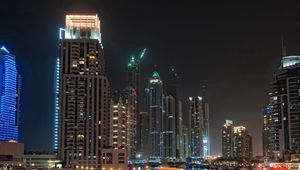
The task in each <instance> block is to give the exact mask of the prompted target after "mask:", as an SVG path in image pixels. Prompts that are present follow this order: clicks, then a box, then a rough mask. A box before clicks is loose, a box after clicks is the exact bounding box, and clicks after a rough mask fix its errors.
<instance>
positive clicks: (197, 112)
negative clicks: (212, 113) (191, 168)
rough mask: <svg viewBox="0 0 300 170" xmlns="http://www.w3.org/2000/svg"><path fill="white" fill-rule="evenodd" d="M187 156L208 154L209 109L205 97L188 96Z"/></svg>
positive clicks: (197, 157)
mask: <svg viewBox="0 0 300 170" xmlns="http://www.w3.org/2000/svg"><path fill="white" fill-rule="evenodd" d="M188 123H189V128H188V129H189V130H188V131H189V157H191V158H193V159H200V158H207V156H208V155H209V124H208V123H209V110H208V102H207V98H206V97H202V96H197V97H189V119H188Z"/></svg>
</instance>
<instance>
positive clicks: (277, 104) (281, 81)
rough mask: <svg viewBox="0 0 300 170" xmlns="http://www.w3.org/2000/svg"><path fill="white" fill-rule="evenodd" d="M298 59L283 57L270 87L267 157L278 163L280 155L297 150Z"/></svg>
mask: <svg viewBox="0 0 300 170" xmlns="http://www.w3.org/2000/svg"><path fill="white" fill-rule="evenodd" d="M299 82H300V56H283V58H282V60H281V65H280V67H279V69H278V70H277V71H276V72H275V73H274V74H273V79H272V82H271V83H270V86H271V91H270V93H269V104H270V111H271V114H268V115H266V116H268V117H270V119H271V120H270V121H268V122H266V125H265V127H266V128H268V129H269V133H268V134H267V135H268V137H264V138H265V139H267V140H268V141H266V142H267V143H268V146H267V147H268V148H265V150H269V151H270V157H273V158H275V159H279V158H280V157H282V156H283V154H284V153H295V152H299V150H300V131H299V127H300V119H299V117H300V107H299V102H300V97H299V96H300V91H299V89H300V83H299Z"/></svg>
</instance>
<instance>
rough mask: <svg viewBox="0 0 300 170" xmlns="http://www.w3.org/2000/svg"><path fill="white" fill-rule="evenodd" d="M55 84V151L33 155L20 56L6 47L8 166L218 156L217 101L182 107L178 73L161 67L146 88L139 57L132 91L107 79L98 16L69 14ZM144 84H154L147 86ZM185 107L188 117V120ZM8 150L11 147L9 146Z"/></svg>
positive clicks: (1, 63) (0, 134)
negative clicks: (212, 125) (24, 129)
mask: <svg viewBox="0 0 300 170" xmlns="http://www.w3.org/2000/svg"><path fill="white" fill-rule="evenodd" d="M59 31H60V34H59V38H60V41H59V56H58V58H57V59H56V67H55V70H54V71H55V81H54V87H55V90H54V115H53V120H54V125H53V154H39V153H32V154H31V153H27V154H25V155H24V145H23V144H22V143H18V140H19V130H18V129H19V113H20V107H19V105H20V89H21V88H20V87H21V85H20V80H21V79H20V76H19V73H18V70H17V66H16V62H15V57H14V56H13V55H12V54H11V53H10V52H9V51H8V50H7V49H6V48H5V47H2V48H1V49H0V79H1V84H0V86H1V88H0V90H1V96H0V164H5V165H6V166H8V167H9V166H14V167H16V166H19V167H23V168H28V169H39V168H40V169H46V168H65V169H126V168H127V165H128V162H130V163H135V162H141V161H144V162H154V163H163V162H172V161H173V162H175V161H186V160H191V161H192V162H201V161H203V160H205V159H207V158H208V157H209V155H210V145H209V144H210V137H209V104H208V98H207V96H206V89H205V86H203V87H202V92H200V91H201V89H199V92H200V93H201V96H193V97H189V98H188V99H186V100H185V101H186V102H182V100H181V99H180V97H179V94H178V79H179V77H178V75H177V73H176V71H175V68H171V69H170V70H169V73H168V75H167V76H166V77H165V79H163V78H162V77H161V75H160V74H159V72H158V70H157V69H154V71H153V72H152V74H151V76H150V77H149V79H148V80H147V82H142V83H141V76H145V75H146V73H144V72H142V70H141V61H142V59H143V57H144V55H145V53H146V49H144V50H143V51H142V52H141V54H140V55H139V57H135V56H132V57H131V58H130V59H129V62H128V64H127V70H126V73H127V74H126V82H124V84H125V87H124V89H122V90H120V91H118V90H112V88H111V87H110V83H109V79H108V78H107V76H106V73H105V70H106V67H105V57H104V49H103V45H102V42H101V36H102V34H101V28H100V20H99V18H98V16H97V15H66V20H65V27H64V28H60V30H59ZM143 84H146V85H145V87H144V86H143ZM183 103H188V106H187V107H188V112H187V113H185V114H187V115H188V116H187V117H188V120H186V122H187V123H185V121H183V116H182V115H183V109H182V108H183ZM3 148H8V150H7V149H3Z"/></svg>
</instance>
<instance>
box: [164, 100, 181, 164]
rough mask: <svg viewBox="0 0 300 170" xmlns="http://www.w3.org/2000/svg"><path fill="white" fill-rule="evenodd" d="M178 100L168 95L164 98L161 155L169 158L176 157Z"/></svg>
mask: <svg viewBox="0 0 300 170" xmlns="http://www.w3.org/2000/svg"><path fill="white" fill-rule="evenodd" d="M175 114H176V100H175V98H174V97H173V96H171V95H168V96H165V98H164V112H163V115H162V120H161V121H162V125H163V127H162V132H161V133H162V146H161V149H162V152H161V154H162V155H161V157H163V158H167V159H176V146H177V145H176V139H177V138H176V130H175V129H176V126H179V124H176V120H175Z"/></svg>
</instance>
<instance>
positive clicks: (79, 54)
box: [58, 15, 111, 169]
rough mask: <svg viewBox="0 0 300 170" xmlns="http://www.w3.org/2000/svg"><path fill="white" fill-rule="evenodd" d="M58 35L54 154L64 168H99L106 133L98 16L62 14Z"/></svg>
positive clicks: (106, 100) (107, 118)
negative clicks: (57, 136)
mask: <svg viewBox="0 0 300 170" xmlns="http://www.w3.org/2000/svg"><path fill="white" fill-rule="evenodd" d="M60 38H61V41H60V45H59V61H60V62H59V68H60V72H59V80H60V81H59V141H58V152H59V158H60V159H61V160H62V161H63V162H64V164H65V167H66V168H76V169H77V168H81V169H100V168H101V161H102V159H101V158H102V155H101V148H103V147H105V146H109V145H111V142H110V134H111V133H110V114H109V108H110V107H109V103H110V101H109V82H108V79H107V77H106V76H105V69H104V68H105V63H104V55H103V46H102V44H101V33H100V20H99V18H98V16H97V15H66V25H65V28H64V29H60Z"/></svg>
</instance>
